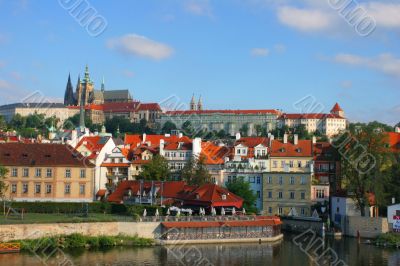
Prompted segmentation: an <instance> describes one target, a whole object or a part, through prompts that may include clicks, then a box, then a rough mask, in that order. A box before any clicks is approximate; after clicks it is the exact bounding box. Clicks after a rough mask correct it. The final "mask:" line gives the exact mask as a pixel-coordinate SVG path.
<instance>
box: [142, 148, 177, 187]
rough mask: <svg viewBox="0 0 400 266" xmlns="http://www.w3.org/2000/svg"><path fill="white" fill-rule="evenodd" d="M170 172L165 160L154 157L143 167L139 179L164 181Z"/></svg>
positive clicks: (158, 156) (157, 156) (160, 157)
mask: <svg viewBox="0 0 400 266" xmlns="http://www.w3.org/2000/svg"><path fill="white" fill-rule="evenodd" d="M170 175H171V172H170V170H169V166H168V162H167V160H166V159H165V158H164V157H163V156H160V155H158V154H157V155H155V156H154V157H153V159H152V160H151V161H150V162H149V163H148V164H145V165H144V166H143V171H142V172H141V173H140V175H139V178H140V179H144V180H154V181H166V180H167V179H169V177H170Z"/></svg>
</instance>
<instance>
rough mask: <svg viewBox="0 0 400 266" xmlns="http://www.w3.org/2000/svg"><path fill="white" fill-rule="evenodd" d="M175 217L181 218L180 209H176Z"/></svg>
mask: <svg viewBox="0 0 400 266" xmlns="http://www.w3.org/2000/svg"><path fill="white" fill-rule="evenodd" d="M176 216H178V217H179V216H181V210H180V209H178V212H177V213H176Z"/></svg>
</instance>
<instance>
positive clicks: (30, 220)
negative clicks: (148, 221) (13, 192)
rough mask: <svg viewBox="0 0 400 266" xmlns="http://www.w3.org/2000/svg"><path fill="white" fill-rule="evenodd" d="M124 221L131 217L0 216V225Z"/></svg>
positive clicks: (31, 214)
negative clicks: (22, 217)
mask: <svg viewBox="0 0 400 266" xmlns="http://www.w3.org/2000/svg"><path fill="white" fill-rule="evenodd" d="M115 221H126V222H129V221H130V222H133V221H134V220H133V217H129V216H118V215H112V214H101V213H90V214H89V216H88V217H77V216H72V215H67V214H45V213H26V214H24V219H23V220H21V218H20V217H16V216H11V217H8V218H7V219H5V217H4V215H3V214H2V215H1V216H0V225H2V224H39V223H82V222H115Z"/></svg>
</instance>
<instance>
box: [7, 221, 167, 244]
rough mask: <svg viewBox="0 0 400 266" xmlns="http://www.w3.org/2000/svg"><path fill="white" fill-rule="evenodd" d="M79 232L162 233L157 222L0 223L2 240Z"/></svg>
mask: <svg viewBox="0 0 400 266" xmlns="http://www.w3.org/2000/svg"><path fill="white" fill-rule="evenodd" d="M74 233H79V234H82V235H87V236H102V235H105V236H116V235H119V234H123V235H128V236H135V235H137V236H139V237H143V238H151V239H155V238H158V236H159V235H160V233H161V226H160V223H157V222H149V223H147V222H146V223H145V222H141V223H134V222H110V223H55V224H13V225H0V242H5V241H13V240H24V239H36V238H42V237H46V236H54V235H70V234H74Z"/></svg>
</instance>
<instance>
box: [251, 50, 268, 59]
mask: <svg viewBox="0 0 400 266" xmlns="http://www.w3.org/2000/svg"><path fill="white" fill-rule="evenodd" d="M250 53H251V55H252V56H257V57H265V56H268V55H269V50H268V49H267V48H253V49H251V51H250Z"/></svg>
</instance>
